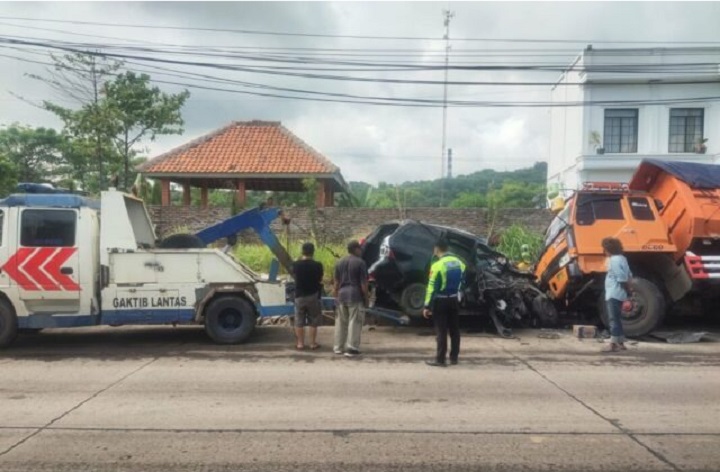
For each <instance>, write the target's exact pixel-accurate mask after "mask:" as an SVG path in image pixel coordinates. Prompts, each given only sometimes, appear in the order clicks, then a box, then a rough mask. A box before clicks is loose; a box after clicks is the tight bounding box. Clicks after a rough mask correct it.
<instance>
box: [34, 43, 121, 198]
mask: <svg viewBox="0 0 720 472" xmlns="http://www.w3.org/2000/svg"><path fill="white" fill-rule="evenodd" d="M51 57H52V61H53V66H52V67H48V68H47V69H46V71H45V73H44V74H43V75H35V74H29V75H28V76H29V77H30V78H33V79H36V80H39V81H42V82H44V83H46V84H47V85H49V86H50V87H51V88H52V89H53V90H55V92H56V93H58V94H60V95H61V96H63V97H64V98H65V99H68V100H70V101H73V102H75V106H74V107H64V106H61V105H59V104H58V103H55V102H53V101H50V100H46V101H43V108H45V109H46V110H48V111H50V112H52V113H53V114H55V115H56V116H57V117H58V118H60V119H61V120H62V121H63V123H64V124H65V129H64V130H63V133H64V134H66V135H67V137H68V138H70V139H71V140H72V141H73V143H72V146H73V150H74V152H75V154H74V156H73V159H72V160H71V161H70V163H71V165H72V166H73V173H74V174H75V175H77V176H78V177H79V178H80V181H81V184H82V185H83V187H84V190H90V191H97V190H102V189H104V188H106V182H107V174H108V173H113V172H116V171H117V163H118V155H117V153H116V152H115V151H114V149H113V146H112V141H111V137H112V136H114V130H115V124H114V122H113V118H112V117H113V114H111V113H109V110H108V107H107V106H106V103H105V100H104V99H105V93H104V92H105V91H104V84H105V82H106V81H108V80H110V79H111V78H112V77H114V76H115V74H116V73H117V71H118V70H119V69H120V68H121V67H122V66H123V63H122V62H120V61H116V60H112V59H107V58H103V57H101V56H99V55H97V54H87V53H72V54H64V55H54V54H53V55H51Z"/></svg>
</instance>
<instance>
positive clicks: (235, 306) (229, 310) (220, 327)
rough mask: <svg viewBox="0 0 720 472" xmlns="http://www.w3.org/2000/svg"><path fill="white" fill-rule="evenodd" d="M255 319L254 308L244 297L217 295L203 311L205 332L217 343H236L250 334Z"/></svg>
mask: <svg viewBox="0 0 720 472" xmlns="http://www.w3.org/2000/svg"><path fill="white" fill-rule="evenodd" d="M256 320H257V316H256V314H255V309H254V308H253V306H252V304H251V303H250V302H248V301H247V300H245V299H244V298H241V297H236V296H225V297H219V298H216V299H215V300H213V301H211V302H210V304H209V305H208V307H207V310H206V311H205V332H206V333H207V334H208V336H210V339H212V340H213V341H215V342H216V343H218V344H238V343H241V342H243V341H245V340H246V339H247V338H248V337H249V336H250V333H252V331H253V329H254V328H255V322H256Z"/></svg>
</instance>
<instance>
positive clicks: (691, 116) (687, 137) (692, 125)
mask: <svg viewBox="0 0 720 472" xmlns="http://www.w3.org/2000/svg"><path fill="white" fill-rule="evenodd" d="M704 118H705V110H704V109H702V108H671V109H670V145H669V146H668V152H694V151H695V143H697V142H698V140H699V139H701V138H702V137H703V125H704V123H703V121H704Z"/></svg>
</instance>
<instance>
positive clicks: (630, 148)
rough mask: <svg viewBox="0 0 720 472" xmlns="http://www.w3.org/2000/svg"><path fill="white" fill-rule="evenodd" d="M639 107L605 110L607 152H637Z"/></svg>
mask: <svg viewBox="0 0 720 472" xmlns="http://www.w3.org/2000/svg"><path fill="white" fill-rule="evenodd" d="M637 141H638V111H637V109H607V110H605V142H604V143H603V147H604V148H605V152H611V153H612V152H617V153H621V152H622V153H629V152H637Z"/></svg>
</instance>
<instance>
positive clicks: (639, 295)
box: [599, 277, 667, 337]
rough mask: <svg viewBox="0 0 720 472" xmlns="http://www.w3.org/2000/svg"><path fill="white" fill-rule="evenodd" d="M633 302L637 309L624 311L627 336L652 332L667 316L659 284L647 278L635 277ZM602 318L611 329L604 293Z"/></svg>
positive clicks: (601, 307) (600, 308)
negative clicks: (628, 312) (630, 311)
mask: <svg viewBox="0 0 720 472" xmlns="http://www.w3.org/2000/svg"><path fill="white" fill-rule="evenodd" d="M632 284H633V290H634V293H633V302H634V303H635V309H634V310H633V312H632V313H630V314H625V313H623V315H622V320H623V330H624V331H625V336H630V337H639V336H645V335H646V334H650V333H651V332H652V331H653V330H655V328H657V327H658V326H660V324H661V323H662V321H663V319H664V318H665V311H666V309H667V307H666V305H665V297H664V296H663V294H662V292H661V291H660V289H659V288H658V286H657V285H655V284H654V283H652V282H651V281H649V280H647V279H643V278H640V277H634V278H633V281H632ZM599 312H600V319H601V320H602V322H603V324H604V325H605V326H606V327H607V328H608V329H609V328H610V324H609V323H608V315H607V308H606V307H605V297H604V294H603V295H601V297H600V301H599Z"/></svg>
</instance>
